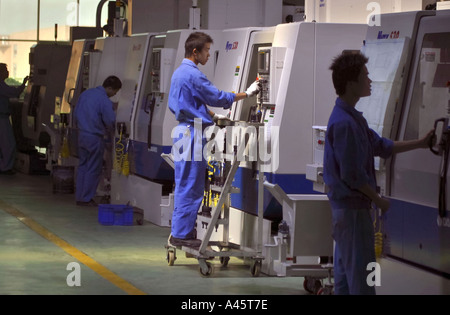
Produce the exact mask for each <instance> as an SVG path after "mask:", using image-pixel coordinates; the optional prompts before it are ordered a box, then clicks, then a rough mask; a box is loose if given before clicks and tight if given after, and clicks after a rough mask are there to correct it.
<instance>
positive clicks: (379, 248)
mask: <svg viewBox="0 0 450 315" xmlns="http://www.w3.org/2000/svg"><path fill="white" fill-rule="evenodd" d="M374 210H375V215H374V220H373V228H374V231H375V234H374V238H375V257H376V258H377V259H378V258H380V257H381V255H382V253H383V233H382V230H381V214H380V213H381V209H374Z"/></svg>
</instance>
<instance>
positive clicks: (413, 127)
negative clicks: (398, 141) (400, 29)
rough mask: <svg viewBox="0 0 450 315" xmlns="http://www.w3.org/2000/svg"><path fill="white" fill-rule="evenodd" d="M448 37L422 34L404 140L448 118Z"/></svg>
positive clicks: (420, 133) (449, 52)
mask: <svg viewBox="0 0 450 315" xmlns="http://www.w3.org/2000/svg"><path fill="white" fill-rule="evenodd" d="M449 89H450V33H433V34H426V35H425V37H424V39H423V45H422V50H421V54H420V61H419V64H418V68H417V75H416V81H415V84H414V90H413V97H412V101H411V108H410V112H409V116H408V124H407V128H406V133H405V140H409V139H417V138H418V137H420V136H422V135H424V134H425V133H426V132H427V131H429V130H430V129H431V128H432V126H433V125H434V121H435V120H436V119H439V118H442V117H449V116H450V100H449V96H450V94H449Z"/></svg>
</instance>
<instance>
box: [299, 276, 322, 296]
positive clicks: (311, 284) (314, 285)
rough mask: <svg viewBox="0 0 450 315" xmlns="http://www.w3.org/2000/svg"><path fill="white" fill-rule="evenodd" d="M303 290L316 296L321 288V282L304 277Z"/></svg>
mask: <svg viewBox="0 0 450 315" xmlns="http://www.w3.org/2000/svg"><path fill="white" fill-rule="evenodd" d="M303 288H304V289H305V291H306V292H308V293H311V294H318V292H319V290H320V289H321V288H322V282H321V281H320V280H319V279H316V278H312V277H305V280H304V281H303Z"/></svg>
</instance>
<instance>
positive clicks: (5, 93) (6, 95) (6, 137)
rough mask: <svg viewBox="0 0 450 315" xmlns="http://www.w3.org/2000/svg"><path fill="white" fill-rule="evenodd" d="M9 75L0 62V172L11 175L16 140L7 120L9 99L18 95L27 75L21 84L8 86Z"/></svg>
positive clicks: (5, 66)
mask: <svg viewBox="0 0 450 315" xmlns="http://www.w3.org/2000/svg"><path fill="white" fill-rule="evenodd" d="M8 77H9V71H8V66H7V65H6V64H4V63H0V174H5V175H13V174H14V173H15V172H14V170H13V166H14V160H15V153H16V140H15V138H14V132H13V129H12V126H11V122H10V120H9V116H10V114H11V112H10V108H9V106H10V104H9V99H10V98H12V97H19V95H20V93H22V92H23V90H24V89H25V84H26V83H27V81H28V76H27V77H25V79H23V83H22V85H20V86H18V87H14V86H9V85H8V84H6V83H5V80H6V79H7V78H8Z"/></svg>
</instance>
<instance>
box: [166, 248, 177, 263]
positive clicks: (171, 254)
mask: <svg viewBox="0 0 450 315" xmlns="http://www.w3.org/2000/svg"><path fill="white" fill-rule="evenodd" d="M176 259H177V256H176V254H175V249H168V250H167V263H168V265H169V266H173V264H174V263H175V260H176Z"/></svg>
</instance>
